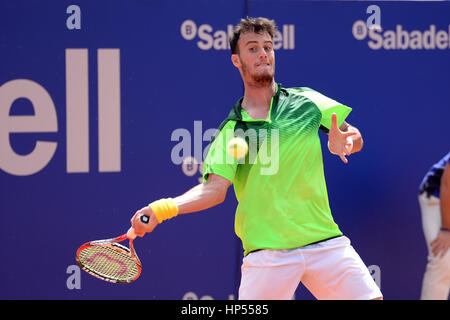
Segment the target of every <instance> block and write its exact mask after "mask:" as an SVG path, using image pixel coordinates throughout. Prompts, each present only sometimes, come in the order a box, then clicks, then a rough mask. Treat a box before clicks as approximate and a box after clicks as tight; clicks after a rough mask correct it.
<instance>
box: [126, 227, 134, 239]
mask: <svg viewBox="0 0 450 320" xmlns="http://www.w3.org/2000/svg"><path fill="white" fill-rule="evenodd" d="M127 237H128V239H130V240H134V239H136V233H135V232H134V229H133V227H131V228H130V229H128V231H127Z"/></svg>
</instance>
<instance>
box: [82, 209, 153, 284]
mask: <svg viewBox="0 0 450 320" xmlns="http://www.w3.org/2000/svg"><path fill="white" fill-rule="evenodd" d="M140 219H141V221H142V222H143V223H148V221H149V217H148V216H146V215H142V216H141V218H140ZM135 238H136V234H135V233H134V229H133V228H130V229H129V230H128V232H127V233H125V234H123V235H121V236H119V237H117V238H112V239H105V240H96V241H89V242H86V243H85V244H83V245H82V246H81V247H80V248H78V250H77V254H76V261H77V263H78V265H79V266H80V267H81V268H82V269H83V270H84V271H86V272H87V273H89V274H90V275H93V276H94V277H97V278H99V279H101V280H104V281H108V282H113V283H130V282H133V281H134V280H136V279H137V278H139V276H140V275H141V271H142V264H141V261H140V260H139V258H138V256H137V254H136V251H134V246H133V240H134V239H135ZM127 239H128V240H129V248H127V247H126V246H124V245H121V244H120V243H119V242H122V241H125V240H127Z"/></svg>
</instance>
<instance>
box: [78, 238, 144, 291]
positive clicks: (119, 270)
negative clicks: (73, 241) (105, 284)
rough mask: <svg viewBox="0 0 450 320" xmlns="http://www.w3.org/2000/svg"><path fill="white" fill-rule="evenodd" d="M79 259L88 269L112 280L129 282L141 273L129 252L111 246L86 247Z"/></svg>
mask: <svg viewBox="0 0 450 320" xmlns="http://www.w3.org/2000/svg"><path fill="white" fill-rule="evenodd" d="M78 260H79V262H80V263H81V264H82V265H83V267H84V268H85V269H86V271H88V272H91V273H93V274H95V275H97V276H100V277H103V278H105V279H109V280H112V281H118V282H129V281H132V280H133V279H135V278H136V276H137V275H138V274H139V268H138V266H137V264H136V262H135V261H134V260H133V258H131V257H130V255H129V253H127V252H121V251H119V249H117V248H116V249H114V248H111V247H109V246H99V245H95V246H91V247H87V248H84V249H83V250H81V252H80V253H79V256H78Z"/></svg>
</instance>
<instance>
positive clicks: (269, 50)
mask: <svg viewBox="0 0 450 320" xmlns="http://www.w3.org/2000/svg"><path fill="white" fill-rule="evenodd" d="M238 48H239V53H238V54H233V55H232V57H231V59H232V62H233V64H234V65H235V66H236V67H237V68H238V69H239V71H240V72H241V75H242V79H243V80H244V82H246V83H250V84H252V85H255V86H261V87H262V86H269V85H271V84H272V82H273V77H274V74H275V54H274V51H273V42H272V38H271V37H270V35H269V34H268V33H267V32H264V33H252V32H248V33H244V34H241V36H240V37H239V40H238Z"/></svg>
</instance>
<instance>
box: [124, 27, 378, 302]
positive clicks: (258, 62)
mask: <svg viewBox="0 0 450 320" xmlns="http://www.w3.org/2000/svg"><path fill="white" fill-rule="evenodd" d="M276 31H277V27H276V25H275V22H274V21H273V20H268V19H266V18H246V19H242V20H241V22H240V24H238V25H237V26H236V27H235V29H234V33H233V35H232V37H231V39H230V46H231V53H232V55H231V61H232V63H233V65H234V66H235V67H236V68H237V69H238V70H239V72H240V74H241V76H242V80H243V83H244V87H245V93H244V96H243V97H242V98H241V99H239V100H238V102H237V103H236V105H235V106H234V107H233V108H232V110H231V112H230V114H229V116H228V118H227V119H225V120H224V121H223V123H222V124H221V125H220V127H219V133H218V134H217V135H216V136H215V139H214V140H213V141H212V142H211V145H210V149H209V151H208V154H207V157H206V159H205V161H204V166H203V183H201V184H199V185H197V186H195V187H194V188H192V189H191V190H189V191H187V192H186V193H184V194H183V195H181V196H178V197H175V198H165V199H160V200H157V201H154V202H152V203H150V204H149V205H148V206H147V207H145V208H142V209H141V210H139V211H137V212H136V213H135V214H134V216H133V217H132V219H131V223H132V226H133V228H134V229H135V231H136V234H137V235H139V236H143V235H144V234H145V233H146V232H151V231H152V230H153V229H154V228H155V227H156V226H157V225H158V224H160V223H162V222H163V221H164V220H166V219H170V218H172V217H174V216H176V215H178V214H185V213H190V212H196V211H200V210H204V209H207V208H210V207H213V206H215V205H218V204H220V203H221V202H223V201H224V199H225V195H226V192H227V190H228V188H229V186H230V185H231V184H233V185H234V190H235V193H236V197H237V200H238V202H239V203H238V207H237V210H236V217H235V230H236V234H237V235H238V236H239V238H240V239H241V240H242V244H243V248H244V258H243V263H242V278H241V284H240V288H239V299H252V300H261V299H291V298H292V297H293V295H294V293H295V290H296V289H297V287H298V285H299V283H300V282H302V283H303V284H304V285H305V287H306V288H308V290H309V291H310V292H311V293H312V294H313V295H314V296H315V297H316V298H317V299H359V300H363V299H382V294H381V292H380V289H379V288H378V287H377V285H376V284H375V282H374V280H373V279H372V277H371V275H370V273H369V271H368V269H367V267H366V266H365V264H364V263H363V261H362V260H361V258H360V257H359V255H358V254H357V253H356V251H355V250H354V248H353V247H352V246H351V244H350V240H349V239H348V238H347V237H346V236H344V235H343V233H342V232H341V230H340V229H339V227H338V225H337V224H336V223H335V222H334V220H333V217H332V214H331V210H330V207H329V202H328V195H327V189H326V185H325V177H324V170H323V160H322V153H321V144H320V138H319V134H318V132H319V129H320V130H322V131H324V132H325V133H328V149H329V151H330V152H331V153H333V154H336V155H338V156H339V157H340V158H341V159H342V161H343V162H344V163H348V160H347V157H348V156H349V155H351V154H352V153H355V152H358V151H360V150H361V148H362V145H363V139H362V137H361V134H360V132H359V130H358V129H357V128H355V127H354V126H352V125H350V124H348V123H347V122H345V121H344V120H345V118H346V117H347V115H348V114H349V113H350V111H351V109H350V108H349V107H347V106H344V105H342V104H340V103H338V102H336V101H334V100H332V99H330V98H328V97H326V96H324V95H322V94H320V93H318V92H317V91H314V90H312V89H309V88H283V87H282V86H281V84H279V83H276V82H275V80H274V73H275V53H274V50H273V37H274V35H275V33H276ZM230 132H231V134H230ZM235 135H236V136H238V135H241V136H242V137H243V138H245V139H246V141H247V142H248V144H249V153H248V154H247V156H246V158H245V159H244V160H242V159H241V160H238V159H233V160H231V161H230V159H229V157H228V156H227V151H226V150H227V148H226V146H227V142H228V141H229V140H230V139H231V138H233V137H234V136H235ZM254 149H256V150H257V153H256V156H255V154H252V150H254ZM260 155H266V156H265V157H262V156H260ZM141 215H148V216H149V217H150V221H149V223H148V224H143V223H142V222H141V221H140V216H141Z"/></svg>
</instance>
